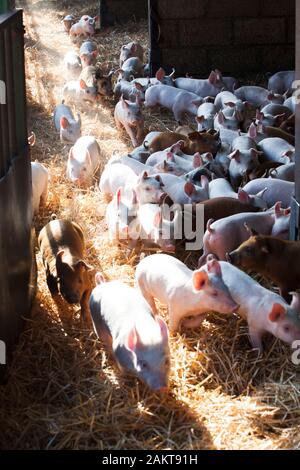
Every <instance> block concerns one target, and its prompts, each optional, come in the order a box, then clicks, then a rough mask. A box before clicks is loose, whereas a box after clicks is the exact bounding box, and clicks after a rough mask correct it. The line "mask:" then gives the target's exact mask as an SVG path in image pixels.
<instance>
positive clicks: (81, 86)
mask: <svg viewBox="0 0 300 470" xmlns="http://www.w3.org/2000/svg"><path fill="white" fill-rule="evenodd" d="M63 98H64V100H65V101H67V102H70V103H77V104H83V103H86V102H88V103H95V102H96V100H97V90H96V87H95V86H88V85H87V84H86V83H85V81H84V80H71V81H69V82H67V83H66V84H65V86H64V87H63Z"/></svg>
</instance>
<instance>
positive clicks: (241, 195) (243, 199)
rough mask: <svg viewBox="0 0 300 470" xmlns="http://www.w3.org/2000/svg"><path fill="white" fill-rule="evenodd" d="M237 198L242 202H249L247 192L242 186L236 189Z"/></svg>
mask: <svg viewBox="0 0 300 470" xmlns="http://www.w3.org/2000/svg"><path fill="white" fill-rule="evenodd" d="M238 200H239V201H241V202H243V203H244V204H249V203H250V197H249V194H248V193H246V191H245V190H244V189H242V188H239V190H238Z"/></svg>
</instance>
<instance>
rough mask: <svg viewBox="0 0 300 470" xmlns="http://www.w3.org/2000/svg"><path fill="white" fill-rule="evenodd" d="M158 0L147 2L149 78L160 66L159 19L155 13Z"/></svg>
mask: <svg viewBox="0 0 300 470" xmlns="http://www.w3.org/2000/svg"><path fill="white" fill-rule="evenodd" d="M158 1H159V0H148V27H149V66H150V76H151V77H154V75H155V73H156V72H157V70H158V69H159V67H160V66H161V51H160V48H159V45H158V43H159V36H160V32H159V18H158V13H157V4H158Z"/></svg>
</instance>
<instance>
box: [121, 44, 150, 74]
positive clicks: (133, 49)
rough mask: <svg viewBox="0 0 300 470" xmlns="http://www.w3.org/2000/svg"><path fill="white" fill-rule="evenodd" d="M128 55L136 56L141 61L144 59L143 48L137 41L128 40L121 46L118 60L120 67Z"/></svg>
mask: <svg viewBox="0 0 300 470" xmlns="http://www.w3.org/2000/svg"><path fill="white" fill-rule="evenodd" d="M130 57H138V58H139V59H140V61H141V62H143V61H144V49H143V48H142V46H141V45H140V44H139V43H138V42H129V43H128V44H124V45H123V46H122V47H121V51H120V60H119V64H120V68H121V67H122V65H123V64H124V62H125V61H126V60H127V59H129V58H130Z"/></svg>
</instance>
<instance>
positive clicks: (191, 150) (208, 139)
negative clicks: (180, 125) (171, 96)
mask: <svg viewBox="0 0 300 470" xmlns="http://www.w3.org/2000/svg"><path fill="white" fill-rule="evenodd" d="M180 140H183V141H184V145H182V148H181V150H182V152H183V153H185V154H188V155H195V153H197V152H199V153H201V154H202V153H206V152H210V153H212V155H216V153H217V151H218V150H219V148H220V147H221V140H220V133H219V132H218V131H215V130H213V129H210V130H208V131H206V130H204V131H201V132H198V131H195V132H192V133H191V134H189V135H188V136H185V135H182V134H178V133H177V132H168V131H166V132H161V133H160V134H159V135H158V136H156V137H154V139H153V140H152V142H151V145H150V147H149V150H150V152H151V153H154V152H158V151H160V150H165V149H167V148H169V147H171V146H172V145H174V144H176V143H178V141H180Z"/></svg>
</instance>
